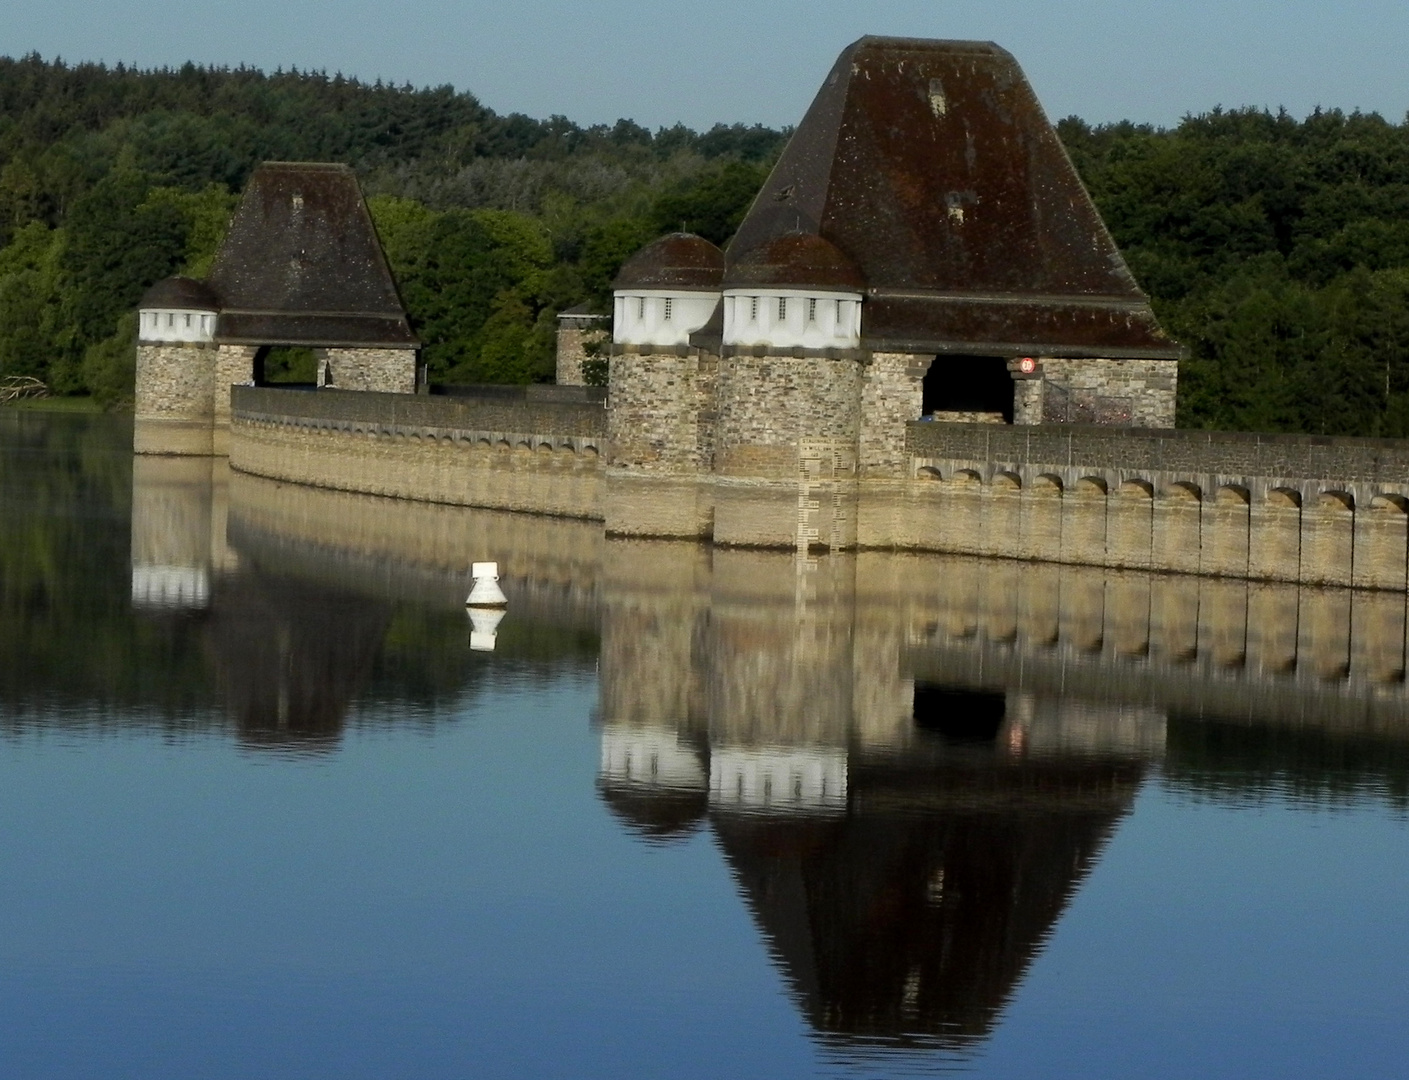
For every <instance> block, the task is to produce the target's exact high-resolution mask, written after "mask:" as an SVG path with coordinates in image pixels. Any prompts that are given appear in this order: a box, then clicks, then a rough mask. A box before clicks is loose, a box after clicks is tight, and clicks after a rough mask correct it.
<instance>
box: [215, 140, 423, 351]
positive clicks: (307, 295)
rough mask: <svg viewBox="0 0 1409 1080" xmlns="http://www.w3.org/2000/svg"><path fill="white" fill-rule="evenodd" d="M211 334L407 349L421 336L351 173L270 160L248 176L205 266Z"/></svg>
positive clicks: (247, 340) (259, 341)
mask: <svg viewBox="0 0 1409 1080" xmlns="http://www.w3.org/2000/svg"><path fill="white" fill-rule="evenodd" d="M210 284H211V285H212V286H213V287H214V289H215V290H216V292H217V293H218V294H219V296H220V298H221V300H222V301H223V304H222V308H221V315H220V321H219V323H218V325H217V327H216V339H217V340H219V341H229V342H237V343H245V344H283V345H354V346H356V345H361V346H377V345H382V346H390V347H402V348H410V347H414V346H415V345H416V344H417V342H416V338H415V335H414V334H412V332H411V328H410V326H409V325H408V323H407V321H406V312H405V310H404V309H403V308H402V306H401V299H400V297H399V296H398V295H397V291H396V283H395V282H394V281H393V279H392V276H391V270H390V268H389V267H388V266H387V261H386V257H385V256H384V255H383V253H382V246H381V242H380V241H379V240H378V239H377V232H376V229H375V228H374V227H373V225H372V218H371V215H370V214H369V213H368V212H367V204H366V203H365V202H364V201H363V198H362V190H361V188H360V187H359V186H358V184H357V177H356V175H355V174H354V173H353V171H352V169H350V168H349V167H348V166H346V165H333V164H326V163H310V162H282V161H267V162H265V163H264V164H263V165H261V166H259V168H257V169H256V170H255V171H254V174H253V175H252V176H251V177H250V180H249V183H248V185H247V186H246V187H245V193H244V196H243V198H242V199H241V200H240V206H239V209H237V210H236V211H235V217H234V220H233V221H232V222H231V223H230V233H229V235H228V236H227V237H226V238H225V242H224V244H222V245H221V248H220V251H219V253H218V254H217V255H216V258H215V266H214V268H213V269H212V270H211V273H210Z"/></svg>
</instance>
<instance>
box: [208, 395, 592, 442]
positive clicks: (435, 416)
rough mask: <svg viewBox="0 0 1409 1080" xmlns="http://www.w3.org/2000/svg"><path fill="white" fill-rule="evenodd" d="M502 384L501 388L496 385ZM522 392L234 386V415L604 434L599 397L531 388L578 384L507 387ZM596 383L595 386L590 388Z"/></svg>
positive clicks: (586, 435)
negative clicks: (560, 395)
mask: <svg viewBox="0 0 1409 1080" xmlns="http://www.w3.org/2000/svg"><path fill="white" fill-rule="evenodd" d="M496 389H501V388H496ZM502 389H506V390H512V391H520V392H522V393H521V395H520V394H504V395H494V396H481V397H458V396H457V397H450V396H439V395H420V394H390V393H380V392H377V391H370V390H335V389H331V388H329V387H323V388H321V389H319V390H284V389H279V388H276V387H268V386H234V387H231V399H230V408H231V416H232V419H234V420H250V421H256V422H271V421H273V422H277V421H280V420H283V421H287V422H290V423H299V424H301V425H302V424H308V423H317V422H319V421H323V422H330V423H342V424H359V425H368V426H378V427H383V428H387V429H391V428H421V429H432V428H434V429H437V430H448V431H496V432H526V433H532V434H533V435H546V436H567V437H578V438H605V436H606V433H607V413H606V410H605V409H604V408H603V407H602V405H601V404H600V403H599V402H595V401H590V400H585V399H582V398H579V399H578V400H576V401H573V400H565V401H563V400H552V399H551V397H550V398H549V399H547V400H545V399H543V398H539V397H536V396H534V397H531V396H530V395H529V394H528V393H527V391H529V390H541V389H553V390H575V389H578V388H576V387H553V388H547V387H544V388H535V387H505V388H502ZM589 389H595V388H589Z"/></svg>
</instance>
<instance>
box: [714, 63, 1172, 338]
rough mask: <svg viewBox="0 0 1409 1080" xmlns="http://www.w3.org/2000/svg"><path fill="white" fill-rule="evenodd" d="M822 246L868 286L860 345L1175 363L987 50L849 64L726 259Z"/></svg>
mask: <svg viewBox="0 0 1409 1080" xmlns="http://www.w3.org/2000/svg"><path fill="white" fill-rule="evenodd" d="M796 232H803V233H813V234H816V235H818V236H820V237H823V238H825V239H826V240H829V241H831V242H832V243H834V244H835V245H836V246H837V247H838V248H840V249H841V250H842V251H844V252H846V253H847V254H848V255H849V256H850V257H851V258H852V259H853V260H854V261H855V262H856V264H857V266H858V267H859V269H860V272H861V274H862V275H864V278H865V281H866V283H867V285H868V290H867V304H866V314H865V318H864V319H863V322H862V326H863V329H864V338H863V345H865V346H866V347H868V348H893V349H896V350H900V351H916V352H945V351H950V352H960V353H975V352H977V353H989V354H992V355H1005V354H1006V355H1020V354H1024V353H1032V354H1035V355H1048V356H1064V355H1078V356H1081V355H1084V356H1092V355H1094V356H1109V357H1137V356H1149V357H1160V358H1174V357H1177V356H1178V354H1179V348H1178V346H1177V345H1176V344H1175V343H1174V342H1172V341H1170V340H1169V339H1168V338H1167V337H1166V336H1165V335H1164V333H1163V332H1162V331H1161V330H1160V328H1159V325H1158V324H1157V322H1156V321H1155V317H1154V313H1153V312H1152V311H1151V309H1150V306H1149V302H1148V299H1147V298H1146V297H1145V295H1144V294H1143V293H1142V292H1141V291H1140V289H1139V287H1138V286H1137V285H1136V283H1135V279H1134V278H1133V277H1132V275H1131V273H1130V271H1129V269H1128V268H1127V267H1126V265H1125V261H1124V260H1123V259H1122V258H1121V256H1120V252H1119V251H1118V250H1117V248H1116V246H1115V243H1114V242H1113V241H1112V239H1111V237H1110V235H1109V233H1107V231H1106V228H1105V225H1104V224H1103V223H1102V221H1101V218H1100V215H1099V214H1098V213H1097V212H1096V208H1095V206H1094V205H1093V203H1092V202H1091V199H1090V197H1089V196H1088V195H1087V193H1086V189H1085V188H1084V187H1083V186H1082V183H1081V180H1080V178H1079V177H1078V176H1077V174H1076V170H1075V168H1073V166H1072V164H1071V161H1070V159H1069V158H1068V157H1067V155H1066V151H1065V150H1064V149H1063V147H1062V145H1061V142H1060V141H1059V140H1058V139H1057V135H1056V132H1054V131H1053V130H1052V127H1051V125H1050V124H1049V123H1048V122H1047V118H1046V116H1045V115H1044V113H1043V111H1042V107H1041V105H1039V104H1038V101H1037V98H1036V96H1035V95H1034V94H1033V92H1032V88H1031V87H1030V86H1029V85H1028V83H1027V79H1026V78H1025V77H1024V76H1023V73H1022V70H1021V69H1020V68H1019V67H1018V64H1017V62H1016V61H1015V60H1014V59H1013V57H1012V56H1011V55H1009V54H1008V53H1007V52H1005V51H1004V50H1003V49H1001V48H999V47H998V46H997V45H994V44H993V43H991V42H973V41H929V40H918V39H909V38H876V37H867V38H862V39H861V40H860V41H858V42H856V43H855V44H853V45H851V46H850V47H848V48H847V49H846V50H845V51H843V52H842V54H841V56H840V57H839V58H838V59H837V62H836V64H835V66H834V67H833V68H832V71H831V74H830V75H828V77H827V80H826V82H825V83H824V84H823V86H822V88H821V90H820V91H819V92H818V94H817V97H816V98H815V99H814V101H813V103H812V106H811V108H809V109H808V111H807V115H806V116H805V117H804V118H803V120H802V123H801V124H800V125H799V126H798V129H797V131H796V133H795V134H794V135H793V137H792V139H791V140H790V141H789V143H788V146H787V148H786V149H785V150H784V151H783V155H782V157H781V158H780V159H779V160H778V164H777V165H776V166H775V167H774V169H773V172H772V174H771V175H770V176H769V178H768V180H767V181H766V183H765V184H764V186H763V189H762V190H761V191H760V192H759V194H758V197H757V198H756V199H755V200H754V203H753V206H752V207H751V209H750V210H749V213H748V215H747V216H746V217H745V219H744V222H743V224H742V225H741V226H740V228H739V231H738V233H737V235H736V236H735V237H734V239H733V241H732V242H731V243H730V246H729V255H730V258H731V261H734V258H735V255H736V253H739V255H740V256H742V254H743V253H747V252H751V251H753V250H755V249H757V248H759V247H761V246H762V245H764V244H766V243H767V242H769V241H770V240H773V239H775V238H777V237H779V236H782V235H784V234H787V233H796Z"/></svg>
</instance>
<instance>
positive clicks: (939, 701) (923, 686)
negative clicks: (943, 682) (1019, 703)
mask: <svg viewBox="0 0 1409 1080" xmlns="http://www.w3.org/2000/svg"><path fill="white" fill-rule="evenodd" d="M1006 714H1007V700H1006V698H1005V695H1004V694H1003V692H1002V691H1001V690H968V689H963V688H960V687H954V686H937V685H935V684H934V683H925V682H917V683H916V684H915V703H914V712H913V715H914V718H915V724H916V726H917V727H919V728H920V729H921V730H923V731H931V732H934V733H935V734H936V735H939V736H941V737H942V738H944V739H945V740H947V741H950V742H992V741H993V740H994V739H996V738H997V737H998V729H999V728H1000V727H1002V725H1003V718H1004V716H1005V715H1006Z"/></svg>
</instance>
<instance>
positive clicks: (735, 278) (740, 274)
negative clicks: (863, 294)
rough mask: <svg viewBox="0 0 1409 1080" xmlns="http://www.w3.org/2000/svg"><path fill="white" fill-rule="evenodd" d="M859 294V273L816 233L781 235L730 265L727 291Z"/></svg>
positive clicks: (862, 283) (862, 281)
mask: <svg viewBox="0 0 1409 1080" xmlns="http://www.w3.org/2000/svg"><path fill="white" fill-rule="evenodd" d="M809 285H810V286H813V287H815V288H821V289H843V290H848V291H854V292H860V291H861V290H862V289H864V288H865V287H866V279H865V278H863V277H862V276H861V271H860V270H858V269H857V268H856V264H855V263H854V262H852V261H851V259H849V258H848V257H847V256H846V255H845V253H843V252H842V251H841V249H840V248H838V247H837V246H836V244H833V243H832V242H831V241H830V240H824V239H823V238H822V237H820V236H818V235H817V234H816V233H800V232H793V233H784V234H783V235H781V236H775V237H773V238H772V239H771V240H766V241H764V242H763V243H762V244H760V245H759V246H758V247H756V248H752V249H751V250H749V251H746V252H744V253H743V254H742V255H740V256H739V257H738V258H737V259H735V260H733V261H732V262H731V263H730V264H729V269H728V271H727V272H726V273H725V275H724V287H725V288H726V289H747V288H749V287H751V286H754V287H758V288H765V289H786V288H794V287H799V286H809Z"/></svg>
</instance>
